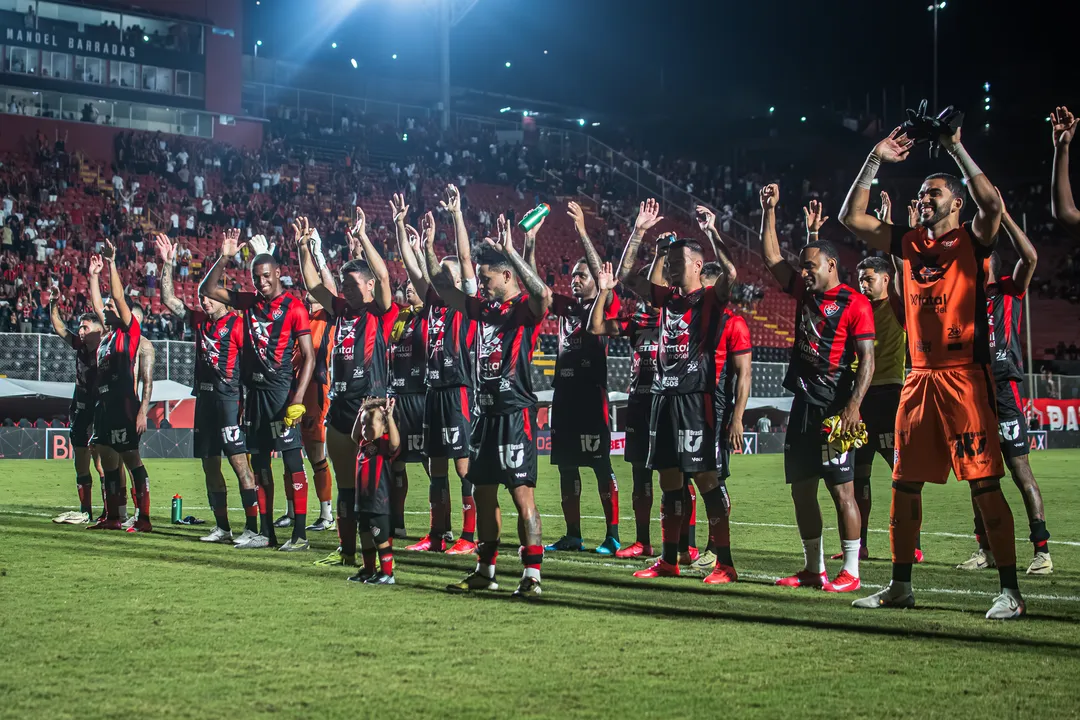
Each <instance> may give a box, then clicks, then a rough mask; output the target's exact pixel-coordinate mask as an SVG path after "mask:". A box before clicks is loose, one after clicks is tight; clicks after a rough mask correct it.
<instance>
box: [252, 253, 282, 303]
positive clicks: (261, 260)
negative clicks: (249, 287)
mask: <svg viewBox="0 0 1080 720" xmlns="http://www.w3.org/2000/svg"><path fill="white" fill-rule="evenodd" d="M251 282H252V284H254V285H255V289H256V290H257V291H258V292H259V294H260V295H262V296H263V297H264V298H267V299H271V298H276V297H277V296H278V295H280V294H281V292H282V289H281V268H280V267H279V266H278V261H277V260H275V259H274V256H273V255H270V254H269V253H260V254H258V255H256V256H255V259H254V260H252V261H251Z"/></svg>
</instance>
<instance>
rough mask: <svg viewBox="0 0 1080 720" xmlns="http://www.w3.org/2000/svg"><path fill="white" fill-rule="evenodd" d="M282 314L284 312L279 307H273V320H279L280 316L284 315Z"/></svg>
mask: <svg viewBox="0 0 1080 720" xmlns="http://www.w3.org/2000/svg"><path fill="white" fill-rule="evenodd" d="M284 314H285V312H284V311H283V310H282V309H281V308H275V309H274V314H273V318H274V319H275V320H280V319H281V316H282V315H284Z"/></svg>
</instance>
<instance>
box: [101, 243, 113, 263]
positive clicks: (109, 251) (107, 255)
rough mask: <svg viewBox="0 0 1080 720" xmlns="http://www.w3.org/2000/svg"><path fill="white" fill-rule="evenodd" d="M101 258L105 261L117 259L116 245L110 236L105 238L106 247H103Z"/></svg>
mask: <svg viewBox="0 0 1080 720" xmlns="http://www.w3.org/2000/svg"><path fill="white" fill-rule="evenodd" d="M101 259H102V260H104V261H105V262H115V261H116V246H115V245H113V244H112V240H109V239H108V238H106V239H105V247H103V248H102V249H101Z"/></svg>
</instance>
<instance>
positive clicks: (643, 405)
mask: <svg viewBox="0 0 1080 720" xmlns="http://www.w3.org/2000/svg"><path fill="white" fill-rule="evenodd" d="M652 399H653V396H652V395H651V394H650V395H631V396H630V398H629V399H628V400H627V401H626V449H625V450H624V453H625V454H624V455H623V457H624V458H625V459H626V462H628V463H643V462H645V461H646V460H648V459H649V416H650V415H651V414H652Z"/></svg>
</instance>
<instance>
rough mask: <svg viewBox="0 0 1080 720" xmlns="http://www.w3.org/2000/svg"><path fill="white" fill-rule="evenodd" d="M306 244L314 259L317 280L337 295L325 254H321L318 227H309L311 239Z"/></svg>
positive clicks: (320, 238) (320, 239)
mask: <svg viewBox="0 0 1080 720" xmlns="http://www.w3.org/2000/svg"><path fill="white" fill-rule="evenodd" d="M308 245H309V246H310V248H311V259H312V260H313V261H315V268H316V269H317V270H318V271H319V280H320V281H321V282H322V284H323V287H325V288H326V289H327V290H329V291H330V292H331V293H333V294H334V295H337V294H338V290H337V283H336V282H334V273H333V271H332V270H331V269H330V266H329V265H327V264H326V256H325V255H323V249H322V236H321V235H319V230H318V228H312V229H311V240H310V241H309V242H308Z"/></svg>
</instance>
